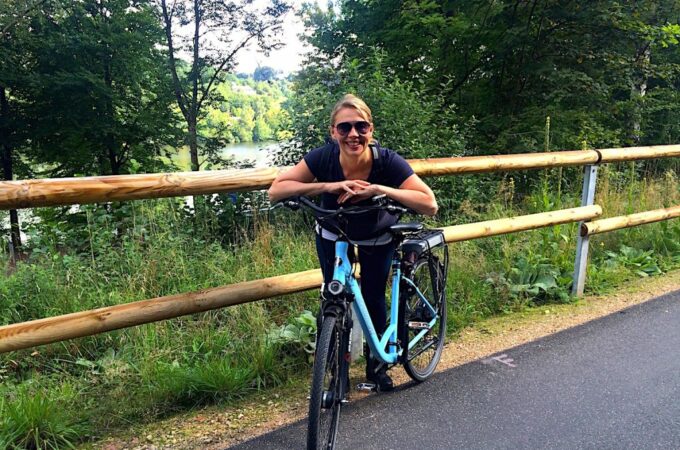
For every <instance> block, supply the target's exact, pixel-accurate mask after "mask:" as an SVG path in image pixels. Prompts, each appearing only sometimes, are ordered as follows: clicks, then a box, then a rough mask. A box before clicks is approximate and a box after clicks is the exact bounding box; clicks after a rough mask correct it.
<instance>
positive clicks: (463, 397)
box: [234, 291, 680, 450]
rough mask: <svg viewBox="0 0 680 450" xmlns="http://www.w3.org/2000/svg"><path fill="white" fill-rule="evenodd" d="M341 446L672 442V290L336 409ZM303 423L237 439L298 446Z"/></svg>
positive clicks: (678, 359) (679, 439) (676, 356)
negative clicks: (252, 436)
mask: <svg viewBox="0 0 680 450" xmlns="http://www.w3.org/2000/svg"><path fill="white" fill-rule="evenodd" d="M340 427H341V428H340V435H339V442H338V448H340V449H562V448H569V449H572V448H578V449H598V450H599V449H617V450H618V449H657V448H658V449H680V291H678V292H675V293H672V294H669V295H665V296H663V297H659V298H657V299H655V300H652V301H650V302H647V303H644V304H641V305H637V306H634V307H632V308H629V309H627V310H624V311H621V312H619V313H615V314H613V315H610V316H607V317H605V318H602V319H599V320H595V321H593V322H590V323H586V324H584V325H580V326H578V327H575V328H571V329H569V330H566V331H563V332H560V333H557V334H555V335H552V336H548V337H546V338H543V339H540V340H538V341H535V342H532V343H529V344H525V345H522V346H519V347H515V348H511V349H508V350H506V351H504V352H501V353H499V354H495V355H493V356H492V357H490V358H488V359H484V360H479V361H474V362H471V363H469V364H465V365H463V366H460V367H457V368H454V369H451V370H448V371H445V372H442V373H438V374H436V375H435V376H434V377H432V378H431V379H430V380H428V381H427V382H425V383H422V384H418V385H414V384H409V385H406V386H404V387H403V388H400V389H398V390H397V391H395V392H393V393H389V394H379V395H372V396H369V397H367V398H365V399H363V400H361V401H357V402H354V403H352V404H350V405H349V406H348V407H346V408H344V409H343V414H342V416H341V419H340ZM305 430H306V423H304V422H300V423H296V424H293V425H291V426H288V427H285V428H282V429H280V430H276V431H274V432H271V433H269V434H266V435H264V436H261V437H259V438H257V439H254V440H252V441H248V442H246V443H244V444H241V445H239V446H237V447H234V448H236V449H242V450H245V449H258V450H260V449H302V448H304V443H305Z"/></svg>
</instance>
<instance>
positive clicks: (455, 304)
mask: <svg viewBox="0 0 680 450" xmlns="http://www.w3.org/2000/svg"><path fill="white" fill-rule="evenodd" d="M627 173H628V172H624V173H623V175H621V173H619V172H612V173H607V170H602V172H601V178H600V189H599V191H598V197H597V199H596V203H598V204H600V205H602V206H603V209H604V211H605V212H606V213H607V215H608V216H615V215H620V214H626V213H630V212H635V211H643V210H648V209H655V208H659V207H663V206H671V205H676V204H680V189H679V187H680V184H679V183H678V180H677V178H676V177H675V175H674V173H672V172H668V173H667V174H665V175H664V176H663V177H661V178H659V179H656V180H647V181H638V180H631V179H627V178H625V177H626V174H627ZM541 183H542V186H546V185H549V183H545V180H541ZM495 192H496V194H495V196H494V197H492V198H490V199H489V201H488V202H487V203H486V205H487V206H486V207H480V206H476V207H474V208H473V207H472V206H471V204H469V203H466V202H464V201H462V202H460V201H458V202H449V203H447V202H442V203H444V204H450V205H452V206H451V207H449V208H445V209H444V210H443V211H442V217H449V218H450V219H448V220H447V223H446V224H449V223H451V222H453V221H455V222H458V223H461V222H466V221H467V222H473V221H479V220H485V219H490V218H498V217H508V216H514V215H520V214H528V213H533V212H538V211H542V210H545V209H550V208H554V207H556V206H555V205H562V206H560V207H569V206H576V205H578V203H579V200H578V198H577V197H578V196H577V195H573V196H571V197H569V196H566V195H562V196H561V197H560V198H556V197H554V195H553V194H551V193H550V192H547V191H545V190H541V189H540V187H539V189H537V191H536V192H532V193H528V194H526V193H525V194H519V193H516V192H515V183H514V181H513V179H512V178H505V179H504V180H502V181H501V182H500V183H499V185H498V186H497V189H496V190H495ZM631 198H634V199H635V204H636V205H639V206H636V207H635V211H632V210H631V207H630V200H631ZM256 200H257V199H256V198H254V200H252V201H256ZM214 206H215V205H213V208H212V209H211V210H210V211H215V210H217V211H220V213H219V214H218V213H212V212H209V213H207V214H204V215H202V216H201V219H200V220H197V219H196V216H194V215H192V214H188V213H187V212H186V211H184V209H183V208H182V207H181V205H179V204H178V203H177V202H176V201H173V200H155V201H141V202H130V203H128V204H125V205H122V206H120V207H119V208H118V209H111V208H109V209H106V208H104V207H94V206H93V207H87V208H84V211H83V212H82V213H80V214H78V215H76V216H75V217H69V216H68V215H66V216H65V215H63V214H61V215H60V214H58V211H56V210H54V209H50V210H47V209H46V210H42V211H40V213H39V214H41V218H42V222H41V224H40V225H37V226H35V227H34V228H33V229H32V230H29V232H30V233H31V235H32V239H31V245H32V246H33V252H32V255H31V257H30V258H29V259H28V261H26V262H22V263H20V264H18V265H17V267H16V269H14V270H13V271H12V272H11V273H9V275H8V276H7V277H4V278H3V279H2V280H0V305H1V306H0V324H7V323H14V322H20V321H25V320H32V319H37V318H42V317H47V316H53V315H58V314H64V313H68V312H74V311H81V310H85V309H92V308H97V307H101V306H106V305H113V304H119V303H126V302H130V301H136V300H141V299H145V298H151V297H156V296H163V295H171V294H176V293H180V292H187V291H194V290H198V289H203V288H208V287H215V286H219V285H224V284H230V283H234V282H238V281H244V280H253V279H259V278H263V277H267V276H273V275H278V274H283V273H291V272H297V271H302V270H307V269H310V268H314V267H316V266H317V261H316V254H315V251H314V247H313V242H312V239H311V232H309V231H306V230H309V227H308V226H307V225H308V224H307V225H305V224H303V223H302V222H301V218H300V215H294V214H293V213H290V212H288V211H279V212H278V213H277V214H276V215H274V216H271V217H257V218H246V219H241V220H240V221H238V220H234V217H236V216H235V215H233V211H231V212H230V210H229V209H228V208H225V207H223V206H224V205H222V207H220V208H214ZM229 214H232V215H231V216H230V215H229ZM442 225H443V224H442ZM300 230H302V231H300ZM575 235H576V225H575V224H570V225H562V226H556V227H550V228H544V229H541V230H536V231H532V232H527V233H517V234H510V235H504V236H498V237H494V238H487V239H480V240H475V241H468V242H462V243H456V244H454V245H451V246H450V252H451V258H450V262H451V265H450V273H449V283H448V287H447V289H448V294H449V295H448V298H449V299H450V309H449V326H450V330H452V333H454V334H455V333H456V332H457V330H460V329H461V328H462V327H465V326H467V325H469V324H471V323H474V322H476V321H478V320H480V319H482V318H485V317H489V316H493V315H498V314H503V313H505V312H509V311H516V310H522V309H524V308H526V307H528V306H531V305H536V304H541V303H546V302H568V301H571V299H570V298H569V296H568V293H569V282H570V277H571V272H572V270H573V258H574V249H575ZM678 242H680V225H679V224H678V223H677V222H674V221H669V222H663V223H658V224H653V225H646V226H644V227H637V228H631V229H628V230H621V231H617V232H613V233H607V234H604V235H602V236H597V237H595V238H593V239H592V240H591V243H592V244H591V249H592V252H591V264H590V266H589V272H588V279H587V282H586V283H587V284H586V289H588V290H589V291H591V292H598V293H599V292H604V291H607V290H610V289H613V288H614V287H616V286H617V285H620V284H621V283H622V282H623V281H625V280H629V279H632V278H635V277H640V276H642V275H641V274H645V276H649V275H650V274H654V273H659V272H663V271H666V270H670V269H671V268H673V267H678V266H679V265H680V246H679V245H678V244H677V243H678ZM628 248H630V250H629V249H628ZM655 267H656V268H657V269H658V271H657V270H655V269H654V268H655ZM316 297H317V294H316V293H315V292H313V291H311V292H307V293H301V294H295V295H290V296H287V297H285V298H280V299H272V300H269V301H265V302H257V303H252V304H247V305H240V306H236V307H232V308H227V309H223V310H219V311H213V312H208V313H203V314H197V315H192V316H186V317H182V318H178V319H174V320H171V321H165V322H161V323H156V324H149V325H144V326H139V327H135V328H131V329H127V330H121V331H116V332H111V333H106V334H103V335H99V336H93V337H88V338H82V339H78V340H71V341H67V342H63V343H57V344H52V345H47V346H43V347H40V348H38V349H34V350H25V351H19V352H14V353H11V354H5V355H0V381H1V382H2V388H0V390H1V392H0V394H1V395H0V422H1V424H2V427H0V447H2V445H4V446H5V447H7V448H64V447H68V446H69V445H72V444H75V443H77V442H81V441H87V440H92V439H97V438H99V437H101V436H103V435H105V434H107V433H110V432H112V431H114V430H119V429H122V428H125V427H127V426H128V424H130V423H132V422H138V421H142V422H143V421H153V420H155V419H157V418H159V417H165V416H168V415H171V414H173V413H175V412H177V411H182V410H188V409H192V408H195V407H197V406H202V405H208V404H229V403H231V402H234V401H237V400H239V399H243V398H247V397H249V396H251V395H254V394H255V393H257V392H260V391H262V390H265V389H270V388H271V387H274V386H281V385H285V384H286V383H289V382H291V380H299V379H300V375H299V374H300V373H306V372H308V371H309V358H308V354H307V353H306V352H305V350H304V348H305V343H304V342H297V343H290V342H289V343H287V342H286V341H285V340H276V339H267V338H266V336H267V335H268V334H269V335H271V330H272V329H273V328H277V327H280V326H281V325H282V324H288V325H289V326H292V327H295V326H303V325H304V323H303V322H304V321H300V320H298V321H296V320H295V318H296V317H298V316H300V313H301V312H302V311H303V310H304V309H314V308H315V305H316ZM301 323H302V324H303V325H300V324H301ZM293 334H295V333H293ZM302 335H305V336H307V335H310V333H306V334H305V333H302ZM297 336H298V337H299V335H297ZM298 340H299V339H298ZM84 424H87V426H85V425H84Z"/></svg>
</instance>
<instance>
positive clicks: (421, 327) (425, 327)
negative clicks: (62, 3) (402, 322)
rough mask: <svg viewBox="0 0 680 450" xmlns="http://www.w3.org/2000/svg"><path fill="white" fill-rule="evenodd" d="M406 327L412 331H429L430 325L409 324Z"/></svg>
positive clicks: (421, 323)
mask: <svg viewBox="0 0 680 450" xmlns="http://www.w3.org/2000/svg"><path fill="white" fill-rule="evenodd" d="M408 327H409V328H410V329H412V330H429V329H430V324H429V323H427V322H409V323H408Z"/></svg>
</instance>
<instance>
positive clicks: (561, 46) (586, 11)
mask: <svg viewBox="0 0 680 450" xmlns="http://www.w3.org/2000/svg"><path fill="white" fill-rule="evenodd" d="M679 14H680V2H678V1H641V2H620V1H593V2H574V1H569V2H562V1H556V0H532V1H521V0H515V1H509V0H505V1H495V0H494V1H492V0H486V1H480V0H464V1H455V2H454V1H450V0H428V1H420V0H380V1H378V0H363V1H341V2H338V4H337V11H336V9H334V8H329V10H328V12H326V13H324V12H322V11H321V10H318V9H316V10H315V9H314V8H311V9H308V10H307V17H308V23H309V24H310V25H312V26H313V29H314V32H313V33H312V34H311V37H310V42H311V43H312V45H314V47H315V49H316V53H315V55H314V56H313V57H312V58H311V59H310V63H311V64H314V65H317V66H323V67H333V68H334V69H340V68H342V67H343V66H344V65H346V64H348V63H349V62H351V61H353V60H359V61H364V62H367V61H371V60H372V52H373V49H375V48H378V49H380V50H381V51H382V52H383V53H384V55H385V57H384V60H383V64H384V67H385V70H386V71H387V72H389V73H393V74H394V76H396V77H399V78H400V79H401V80H404V81H409V82H412V83H414V84H415V85H416V86H418V87H419V90H420V92H422V93H424V94H425V95H428V94H432V93H437V94H438V95H441V96H443V97H444V98H445V99H446V103H447V104H457V105H458V109H459V112H460V114H461V115H463V116H464V117H466V118H472V117H474V118H476V121H477V123H476V128H475V133H474V135H473V136H472V139H471V141H470V144H471V145H472V146H474V147H476V149H477V150H476V151H477V152H494V153H496V152H498V151H516V150H517V151H527V150H537V149H540V148H542V145H543V126H544V123H545V118H546V116H550V117H551V118H552V126H553V127H552V137H553V145H554V146H556V147H559V148H581V147H582V146H583V145H588V146H594V147H602V146H615V145H631V144H637V143H640V144H645V143H667V142H672V141H677V140H678V138H679V137H680V135H679V134H678V127H677V121H674V120H672V119H670V117H672V116H673V115H675V114H676V113H677V108H678V106H677V105H678V103H677V95H678V94H677V92H678V82H679V80H680V76H679V73H680V72H679V70H678V65H677V60H678V45H677V38H678V31H679V30H678V26H677V23H678V17H679ZM660 122H661V123H660ZM660 125H661V126H660Z"/></svg>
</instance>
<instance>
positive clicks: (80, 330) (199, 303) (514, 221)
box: [0, 205, 602, 353]
mask: <svg viewBox="0 0 680 450" xmlns="http://www.w3.org/2000/svg"><path fill="white" fill-rule="evenodd" d="M601 214H602V208H600V207H599V206H597V205H592V206H584V207H579V208H571V209H564V210H559V211H551V212H546V213H539V214H530V215H526V216H518V217H512V218H504V219H498V220H489V221H486V222H479V223H471V224H465V225H454V226H450V227H445V228H444V229H443V230H444V236H445V237H446V239H447V241H448V242H454V241H461V240H465V239H474V238H480V237H488V236H496V235H500V234H505V233H512V232H516V231H523V230H530V229H535V228H541V227H545V226H551V225H557V224H561V223H569V222H576V221H580V220H588V219H592V218H595V217H597V216H599V215H601ZM319 285H321V271H320V270H319V269H314V270H308V271H306V272H298V273H292V274H288V275H282V276H278V277H272V278H265V279H262V280H254V281H247V282H242V283H236V284H231V285H227V286H222V287H218V288H213V289H206V290H203V291H198V292H189V293H184V294H177V295H172V296H167V297H158V298H153V299H149V300H142V301H138V302H132V303H126V304H122V305H116V306H110V307H106V308H99V309H95V310H91V311H82V312H77V313H72V314H66V315H62V316H56V317H48V318H45V319H39V320H33V321H30V322H22V323H17V324H12V325H6V326H3V327H0V353H5V352H9V351H13V350H20V349H23V348H30V347H36V346H38V345H43V344H49V343H52V342H58V341H63V340H66V339H73V338H77V337H83V336H91V335H94V334H99V333H103V332H106V331H112V330H117V329H120V328H127V327H132V326H136V325H142V324H145V323H150V322H157V321H159V320H165V319H171V318H174V317H179V316H183V315H187V314H193V313H197V312H203V311H208V310H211V309H217V308H222V307H225V306H233V305H238V304H242V303H248V302H252V301H256V300H263V299H265V298H270V297H275V296H280V295H285V294H291V293H294V292H300V291H304V290H308V289H318V287H319Z"/></svg>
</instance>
